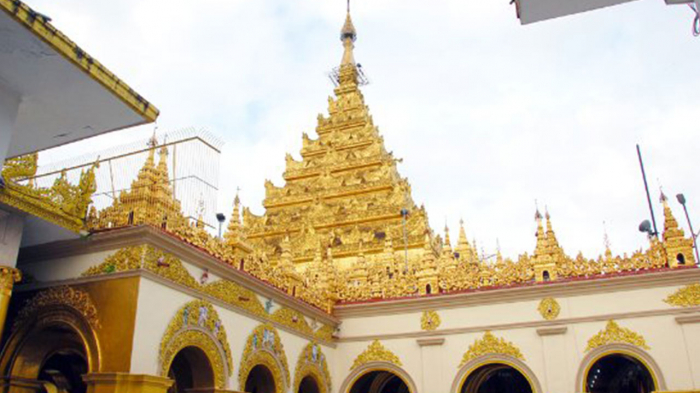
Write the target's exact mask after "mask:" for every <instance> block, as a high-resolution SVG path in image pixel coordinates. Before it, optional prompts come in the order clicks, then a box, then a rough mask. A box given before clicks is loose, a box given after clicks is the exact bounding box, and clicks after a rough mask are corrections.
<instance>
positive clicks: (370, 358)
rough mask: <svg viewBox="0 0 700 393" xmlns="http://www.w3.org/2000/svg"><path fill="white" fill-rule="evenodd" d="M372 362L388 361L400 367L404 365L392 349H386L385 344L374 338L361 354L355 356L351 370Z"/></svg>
mask: <svg viewBox="0 0 700 393" xmlns="http://www.w3.org/2000/svg"><path fill="white" fill-rule="evenodd" d="M370 362H388V363H393V364H395V365H397V366H399V367H401V366H402V365H403V364H401V360H400V359H399V357H398V356H396V355H395V354H394V353H393V352H391V351H390V350H388V349H386V348H385V347H384V345H382V343H381V342H379V340H374V341H373V342H372V343H371V344H370V345H369V346H368V347H367V348H366V349H365V350H364V351H363V352H362V353H361V354H359V355H358V356H357V357H356V358H355V361H354V362H353V363H352V367H350V370H354V369H356V368H358V367H360V366H362V365H364V364H367V363H370Z"/></svg>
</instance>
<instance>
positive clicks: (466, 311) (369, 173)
mask: <svg viewBox="0 0 700 393" xmlns="http://www.w3.org/2000/svg"><path fill="white" fill-rule="evenodd" d="M5 3H7V4H10V3H11V2H5V1H4V0H0V4H5ZM340 39H341V43H342V49H343V53H342V58H341V62H340V65H339V67H338V68H336V69H335V70H334V71H333V73H332V76H333V78H334V81H335V83H336V86H335V90H334V97H331V98H329V99H328V114H327V115H319V117H318V125H317V127H316V135H315V136H309V135H306V134H304V135H302V138H303V148H302V150H301V157H302V158H301V161H296V160H295V159H293V158H292V157H291V156H290V155H288V156H287V158H286V170H285V172H284V179H285V184H284V185H282V186H276V185H274V184H272V183H271V182H270V181H266V182H265V189H266V196H265V200H264V202H263V205H264V207H265V212H264V214H263V215H260V216H258V215H255V214H253V213H251V212H250V210H249V209H248V208H246V207H244V206H243V205H242V202H241V200H240V198H239V196H238V195H237V196H236V198H235V200H234V204H233V206H232V208H231V216H230V220H229V222H228V224H227V226H226V229H225V231H224V230H223V228H222V233H221V234H219V235H218V236H216V235H214V232H215V231H214V230H212V228H210V226H209V224H208V222H207V220H206V219H205V217H204V214H203V213H201V211H200V214H192V213H189V212H188V211H190V210H188V209H189V208H187V207H186V204H187V203H189V202H188V201H186V200H184V198H182V197H180V195H183V194H182V189H181V188H180V186H179V185H178V183H177V182H175V180H174V178H175V177H176V176H175V175H174V171H175V169H174V168H173V166H174V165H175V164H174V160H173V159H171V158H172V157H174V155H175V154H176V152H175V149H176V144H174V142H173V141H172V140H171V141H166V140H165V138H162V137H159V136H158V135H154V136H153V137H152V138H151V139H150V140H149V142H148V144H145V143H144V146H141V147H140V149H141V150H140V153H139V154H141V155H135V156H134V157H142V158H139V160H140V161H139V165H138V169H137V170H135V171H134V172H133V173H129V174H128V179H129V180H128V186H127V187H125V188H124V189H119V190H117V188H116V187H114V186H112V189H111V191H109V192H106V193H105V195H107V196H108V199H107V200H108V201H109V202H108V203H102V202H99V201H98V200H97V193H95V189H96V187H97V186H99V184H98V185H95V184H94V183H99V182H100V181H101V180H99V179H101V178H100V177H95V176H92V177H91V175H90V173H92V174H93V175H94V173H95V172H94V171H96V170H98V169H97V168H98V167H99V165H102V162H100V161H99V160H98V162H96V163H95V164H94V165H92V166H89V168H92V170H93V172H89V171H88V170H84V171H83V172H82V173H83V175H82V177H79V179H80V181H83V182H85V184H88V185H90V184H92V186H90V187H88V186H85V187H83V188H81V190H83V192H82V193H81V195H86V197H85V198H83V199H80V198H78V199H77V202H80V203H78V204H76V206H74V207H73V208H74V209H77V210H80V212H82V213H83V215H82V217H81V218H80V219H79V220H78V221H77V222H76V223H75V225H78V226H79V227H80V228H79V231H80V233H81V236H79V237H78V236H76V237H69V238H62V239H56V238H54V237H50V236H47V237H45V238H42V236H40V235H36V236H35V238H36V239H35V240H34V241H33V242H32V243H31V244H27V245H26V246H23V247H22V248H21V249H20V252H19V257H18V261H17V268H18V269H19V271H21V276H22V279H21V281H19V282H18V283H17V284H16V285H15V287H14V290H13V291H12V297H11V301H10V307H9V311H8V315H7V320H6V321H5V329H4V333H3V336H2V348H3V349H2V353H1V355H0V373H1V374H0V391H2V392H21V393H39V392H46V393H53V392H62V393H84V392H90V393H116V392H119V393H122V392H123V393H135V392H144V393H146V392H147V393H166V392H168V393H204V392H211V393H214V392H248V393H496V392H498V393H559V392H577V393H584V392H590V393H612V392H616V393H651V392H677V393H681V392H686V393H687V392H700V356H698V354H700V270H699V269H698V268H697V262H698V261H696V258H695V255H696V254H695V253H694V250H693V247H694V239H693V236H692V234H691V235H686V233H685V232H684V230H683V229H682V228H681V227H680V226H679V223H678V221H677V220H676V218H675V216H674V212H673V210H672V207H671V206H670V204H669V201H668V199H667V198H666V197H665V196H663V195H662V196H661V198H660V203H661V205H662V206H663V210H664V220H663V224H664V226H663V231H662V233H660V234H651V235H650V236H649V244H648V247H646V249H644V250H638V251H635V252H633V253H630V254H624V255H621V256H617V255H613V253H612V251H611V250H610V249H607V250H606V251H605V253H604V255H601V256H598V257H596V258H588V257H585V256H583V255H581V254H580V253H579V254H578V255H576V256H573V257H572V256H570V255H569V254H567V253H566V252H565V251H564V249H563V248H562V246H561V244H560V243H559V239H558V238H557V235H556V231H555V226H554V223H555V217H554V216H553V215H550V213H549V212H548V211H544V212H540V211H539V210H538V211H536V212H535V215H534V222H533V232H534V233H535V234H536V235H535V238H534V239H533V240H532V249H531V250H530V251H529V252H524V253H523V254H521V255H520V256H518V258H517V259H510V258H507V257H503V256H501V255H500V253H499V254H498V255H497V256H496V258H495V260H493V261H489V260H485V259H484V258H483V257H480V256H479V254H478V253H477V251H476V246H475V244H473V243H470V242H469V241H468V239H467V236H466V234H465V230H464V227H463V225H462V224H460V228H459V236H458V238H457V239H456V242H454V243H452V242H451V240H450V237H449V231H448V230H447V228H445V233H444V236H443V235H442V234H440V233H437V232H436V231H434V230H433V229H431V228H430V226H429V222H428V216H427V210H428V209H427V208H426V207H423V206H419V205H418V204H417V203H416V202H415V201H414V200H413V199H412V196H411V186H410V184H409V182H408V180H407V179H406V178H403V177H401V175H400V174H399V173H398V171H397V166H396V163H397V159H396V158H395V157H393V156H392V154H391V153H388V152H387V148H386V147H385V145H384V141H383V139H382V136H381V135H380V133H379V131H378V128H377V126H375V124H374V120H373V118H372V116H371V115H370V114H369V109H368V107H367V105H366V104H365V101H364V97H363V95H362V92H361V87H362V85H363V84H364V82H365V80H366V79H365V76H364V74H363V72H362V69H361V67H360V66H359V65H358V64H357V63H356V62H355V59H354V54H353V48H354V45H355V41H356V39H357V32H356V29H355V27H354V26H353V23H352V20H351V17H350V10H349V9H348V13H347V15H346V19H345V23H344V25H343V26H342V29H341V34H340ZM31 157H33V156H30V158H27V156H19V157H16V158H11V159H9V160H7V161H6V162H5V167H4V169H3V175H5V173H12V171H13V170H14V168H26V167H32V168H33V166H35V161H33V160H35V158H31ZM27 162H29V164H26V163H27ZM110 163H111V161H110ZM178 165H180V164H178ZM6 171H9V172H6ZM33 173H36V170H34V172H32V171H30V172H28V173H26V174H23V177H21V178H20V177H12V176H7V177H6V181H8V180H9V181H11V182H14V183H10V184H15V185H14V186H12V187H20V186H21V187H25V188H26V189H29V190H31V189H36V188H37V185H36V182H35V181H34V177H33ZM69 177H70V176H69V175H61V176H60V177H58V179H63V180H60V181H59V180H56V184H57V187H59V188H61V187H63V188H65V189H68V188H67V187H69V186H67V185H65V184H67V182H68V178H69ZM13 179H18V180H13ZM83 179H84V180H83ZM96 179H97V180H96ZM261 183H262V179H261ZM176 187H178V188H179V189H176ZM0 193H2V191H0ZM105 195H101V197H104V196H105ZM222 222H223V220H222ZM42 239H43V240H42ZM7 296H9V291H8V295H7Z"/></svg>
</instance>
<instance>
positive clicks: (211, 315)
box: [159, 300, 233, 389]
mask: <svg viewBox="0 0 700 393" xmlns="http://www.w3.org/2000/svg"><path fill="white" fill-rule="evenodd" d="M189 346H194V347H197V348H199V349H201V350H202V351H203V352H204V353H205V354H206V355H207V358H208V359H209V361H210V362H211V364H212V368H213V369H214V379H215V381H216V387H217V388H219V389H224V388H225V387H226V379H227V378H228V377H229V376H230V375H231V373H232V372H233V361H232V360H231V349H230V347H229V344H228V338H227V337H226V330H225V329H224V326H223V323H222V322H221V319H220V318H219V314H218V313H217V312H216V310H215V309H214V307H213V306H212V304H211V303H209V302H206V301H204V300H193V301H191V302H189V303H187V304H185V305H184V306H182V307H181V308H180V309H179V310H178V311H177V313H176V314H175V316H174V317H173V319H172V320H170V323H169V324H168V328H167V329H166V330H165V333H164V334H163V338H162V339H161V341H160V352H159V361H160V375H162V376H168V371H169V370H170V365H171V364H172V362H173V359H174V358H175V356H176V355H177V354H178V352H180V351H181V350H182V349H184V348H186V347H189Z"/></svg>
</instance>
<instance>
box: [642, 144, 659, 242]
mask: <svg viewBox="0 0 700 393" xmlns="http://www.w3.org/2000/svg"><path fill="white" fill-rule="evenodd" d="M637 157H639V167H640V168H641V169H642V179H644V190H645V191H646V192H647V202H648V203H649V212H650V213H651V223H652V224H653V225H654V236H656V237H659V231H658V230H657V229H656V218H654V207H653V206H652V204H651V196H650V195H649V185H648V184H647V175H646V173H645V172H644V162H643V161H642V151H641V150H640V149H639V144H637Z"/></svg>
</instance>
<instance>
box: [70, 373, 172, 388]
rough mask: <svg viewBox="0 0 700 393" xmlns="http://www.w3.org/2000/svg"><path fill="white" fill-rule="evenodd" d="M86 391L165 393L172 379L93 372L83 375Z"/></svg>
mask: <svg viewBox="0 0 700 393" xmlns="http://www.w3.org/2000/svg"><path fill="white" fill-rule="evenodd" d="M83 381H85V384H86V385H87V392H88V393H166V392H167V391H168V388H170V386H171V385H172V384H173V382H174V381H173V380H172V379H169V378H164V377H156V376H153V375H144V374H128V373H93V374H86V375H83Z"/></svg>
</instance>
